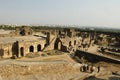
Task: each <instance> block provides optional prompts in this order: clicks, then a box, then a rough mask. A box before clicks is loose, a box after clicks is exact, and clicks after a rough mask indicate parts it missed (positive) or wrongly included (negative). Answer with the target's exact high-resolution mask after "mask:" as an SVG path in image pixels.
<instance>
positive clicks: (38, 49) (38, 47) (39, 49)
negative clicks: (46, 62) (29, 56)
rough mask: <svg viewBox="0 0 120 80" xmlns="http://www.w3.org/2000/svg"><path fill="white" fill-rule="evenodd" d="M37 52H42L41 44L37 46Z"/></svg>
mask: <svg viewBox="0 0 120 80" xmlns="http://www.w3.org/2000/svg"><path fill="white" fill-rule="evenodd" d="M37 51H38V52H39V51H41V45H40V44H39V45H38V46H37Z"/></svg>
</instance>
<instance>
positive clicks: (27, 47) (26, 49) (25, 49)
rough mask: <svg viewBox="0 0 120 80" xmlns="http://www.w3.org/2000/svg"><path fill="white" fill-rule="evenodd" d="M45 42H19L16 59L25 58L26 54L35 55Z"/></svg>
mask: <svg viewBox="0 0 120 80" xmlns="http://www.w3.org/2000/svg"><path fill="white" fill-rule="evenodd" d="M45 44H46V40H36V41H21V42H18V55H17V56H18V57H21V56H25V55H26V54H28V53H36V52H40V51H42V50H43V48H44V47H45Z"/></svg>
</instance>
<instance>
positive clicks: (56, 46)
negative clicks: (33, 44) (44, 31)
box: [54, 38, 62, 50]
mask: <svg viewBox="0 0 120 80" xmlns="http://www.w3.org/2000/svg"><path fill="white" fill-rule="evenodd" d="M61 48H62V42H61V41H60V39H59V38H57V39H56V41H55V44H54V49H57V50H61Z"/></svg>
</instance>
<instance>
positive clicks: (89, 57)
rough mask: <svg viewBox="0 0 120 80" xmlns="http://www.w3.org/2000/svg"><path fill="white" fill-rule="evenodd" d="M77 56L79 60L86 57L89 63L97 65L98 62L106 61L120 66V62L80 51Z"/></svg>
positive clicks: (76, 53)
mask: <svg viewBox="0 0 120 80" xmlns="http://www.w3.org/2000/svg"><path fill="white" fill-rule="evenodd" d="M75 56H78V57H79V58H81V57H83V56H84V57H85V59H87V60H88V61H89V62H93V63H96V62H99V61H105V62H109V63H117V64H120V61H117V60H114V59H111V58H107V57H104V56H99V55H95V54H91V53H89V52H84V51H80V50H77V51H76V52H75Z"/></svg>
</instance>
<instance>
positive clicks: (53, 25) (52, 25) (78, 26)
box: [0, 24, 120, 29]
mask: <svg viewBox="0 0 120 80" xmlns="http://www.w3.org/2000/svg"><path fill="white" fill-rule="evenodd" d="M0 25H9V26H24V25H25V26H48V27H68V28H69V27H75V28H108V29H120V27H117V28H116V27H109V26H83V25H59V24H44V25H43V24H0Z"/></svg>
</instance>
